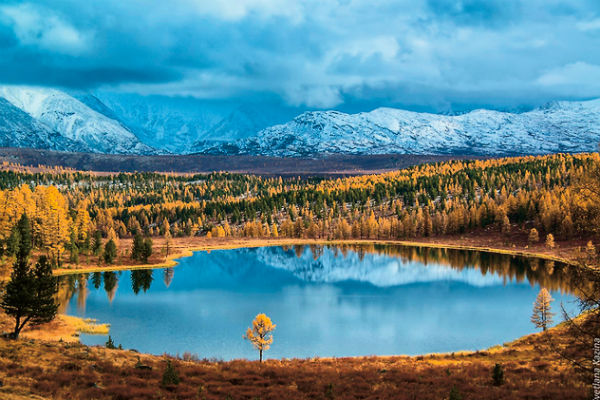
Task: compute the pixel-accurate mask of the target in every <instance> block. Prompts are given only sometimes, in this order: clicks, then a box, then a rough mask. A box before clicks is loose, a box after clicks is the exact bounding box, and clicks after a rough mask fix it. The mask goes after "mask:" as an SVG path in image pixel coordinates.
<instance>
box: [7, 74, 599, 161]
mask: <svg viewBox="0 0 600 400" xmlns="http://www.w3.org/2000/svg"><path fill="white" fill-rule="evenodd" d="M303 111H304V110H302V109H300V108H296V107H288V106H284V105H281V104H280V103H276V102H268V101H265V103H261V104H241V103H235V102H231V101H210V100H201V99H194V98H183V97H167V96H141V95H136V94H120V93H109V92H96V93H84V92H68V91H64V90H59V89H53V88H41V87H24V86H0V146H2V147H30V148H39V149H52V150H62V151H71V152H91V153H110V154H189V153H208V154H249V155H267V156H279V157H317V156H323V155H331V154H391V153H394V154H434V155H442V154H443V155H447V154H461V155H515V154H545V153H555V152H583V151H596V149H597V143H598V142H600V99H596V100H588V101H577V102H575V101H573V102H569V101H560V102H554V103H551V104H547V105H545V106H543V107H540V108H536V109H534V110H531V111H527V112H519V113H516V112H515V113H511V112H502V111H495V110H485V109H480V110H473V111H471V112H467V113H464V114H460V115H441V114H432V113H419V112H412V111H406V110H401V109H395V108H377V109H375V110H373V111H370V112H361V113H357V114H346V113H342V112H339V111H305V112H303Z"/></svg>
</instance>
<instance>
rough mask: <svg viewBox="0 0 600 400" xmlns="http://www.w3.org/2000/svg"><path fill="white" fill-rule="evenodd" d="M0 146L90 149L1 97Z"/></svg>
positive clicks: (72, 149)
mask: <svg viewBox="0 0 600 400" xmlns="http://www.w3.org/2000/svg"><path fill="white" fill-rule="evenodd" d="M0 147H32V148H36V149H50V150H69V151H89V149H88V147H87V146H84V145H81V146H80V145H78V144H77V143H75V142H73V141H71V140H69V139H67V138H65V137H64V136H62V135H61V134H60V133H58V132H56V131H54V130H52V129H50V128H49V127H47V126H46V125H44V124H42V123H40V122H38V121H37V120H35V119H34V118H32V117H31V116H30V115H29V114H27V113H26V112H24V111H22V110H21V109H19V108H17V107H15V106H14V105H12V104H11V103H9V102H8V100H6V99H3V98H0Z"/></svg>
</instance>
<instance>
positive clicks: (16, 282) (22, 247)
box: [0, 214, 58, 339]
mask: <svg viewBox="0 0 600 400" xmlns="http://www.w3.org/2000/svg"><path fill="white" fill-rule="evenodd" d="M15 230H16V232H17V235H16V236H17V237H18V243H17V246H16V253H15V255H16V260H15V264H14V266H13V271H12V274H11V277H10V281H9V282H8V283H7V284H6V287H5V288H4V293H3V295H2V301H1V302H0V307H2V308H3V309H4V312H6V314H7V315H9V316H11V317H13V318H14V319H15V328H14V331H13V332H12V334H11V337H12V338H13V339H18V338H19V334H20V333H21V331H22V330H23V328H24V327H25V325H27V324H28V323H30V324H32V325H37V324H42V323H45V322H50V321H52V320H53V319H54V317H55V316H56V311H57V308H58V306H57V304H56V302H55V301H54V295H55V294H56V291H57V286H56V278H55V277H54V276H52V268H51V266H50V263H49V262H48V259H47V258H46V256H41V257H40V258H39V260H38V262H37V263H36V265H35V267H34V268H33V269H32V268H30V264H29V254H30V253H31V247H32V245H31V243H32V242H31V227H30V223H29V219H28V218H27V216H26V215H25V214H23V216H22V217H21V219H20V220H19V222H18V223H17V225H16V227H15Z"/></svg>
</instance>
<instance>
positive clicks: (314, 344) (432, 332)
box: [60, 246, 575, 359]
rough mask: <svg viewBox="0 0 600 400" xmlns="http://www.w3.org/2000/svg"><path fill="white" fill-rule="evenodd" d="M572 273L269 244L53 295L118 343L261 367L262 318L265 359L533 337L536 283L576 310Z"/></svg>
mask: <svg viewBox="0 0 600 400" xmlns="http://www.w3.org/2000/svg"><path fill="white" fill-rule="evenodd" d="M567 272H568V268H566V266H564V265H561V264H558V263H551V262H547V261H546V262H545V261H541V260H527V259H524V258H520V257H512V256H505V255H494V254H489V253H479V252H466V251H458V250H442V249H425V248H408V247H399V246H361V247H347V248H343V249H340V248H336V247H320V246H311V247H308V246H306V247H303V246H296V247H292V248H284V247H265V248H255V249H236V250H217V251H212V252H210V253H207V252H197V253H195V254H194V255H193V256H192V257H188V258H183V259H181V260H180V265H179V266H177V267H175V268H168V269H155V270H137V271H122V272H105V273H96V274H83V275H71V276H67V277H63V278H61V292H60V293H61V297H62V299H63V304H62V311H63V312H65V313H67V314H71V315H77V316H82V317H92V318H96V319H98V320H99V321H100V322H109V323H110V324H111V336H112V337H113V339H114V340H115V342H116V343H120V344H122V345H123V347H124V348H134V349H137V350H139V351H142V352H148V353H155V354H162V353H165V352H167V353H171V354H177V353H179V354H182V353H183V352H185V351H189V352H192V353H196V354H197V355H198V356H199V357H200V358H204V357H206V358H212V357H215V358H220V359H221V358H222V359H234V358H249V359H256V358H257V354H256V352H255V351H254V350H253V349H252V347H251V345H250V344H249V343H248V342H246V341H244V340H243V339H242V334H243V333H244V332H245V330H246V328H247V327H248V326H250V323H251V321H252V319H253V318H254V316H255V315H256V314H258V313H260V312H264V313H266V314H267V315H268V316H270V317H271V319H272V320H273V322H274V323H276V324H277V329H276V330H275V332H274V338H275V340H274V343H273V345H272V347H271V349H270V350H269V351H268V352H267V353H266V356H267V357H272V358H280V357H311V356H322V357H324V356H356V355H372V354H377V355H386V354H422V353H429V352H448V351H456V350H469V349H471V350H475V349H484V348H487V347H490V346H492V345H495V344H501V343H503V342H507V341H510V340H513V339H515V338H518V337H520V336H522V335H524V334H528V333H531V332H534V331H535V329H534V327H533V325H532V324H531V322H530V321H529V319H530V316H531V310H532V305H533V302H534V301H535V297H536V295H537V293H538V291H539V289H540V286H544V287H547V288H548V289H549V290H550V291H551V293H552V296H553V297H554V299H555V302H554V303H553V306H554V308H555V310H559V309H560V308H559V307H560V303H561V302H562V303H563V304H564V305H565V307H566V308H567V309H574V307H575V304H574V301H573V300H574V299H575V297H574V296H573V295H571V294H570V293H569V277H568V275H567ZM557 314H558V313H557ZM556 319H557V320H559V319H560V318H558V317H557V318H556ZM556 322H559V321H556ZM106 339H107V337H106V336H90V335H82V337H81V341H82V342H83V343H85V344H90V345H94V344H104V342H106Z"/></svg>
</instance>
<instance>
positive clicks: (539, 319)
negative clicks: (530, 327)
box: [531, 288, 554, 330]
mask: <svg viewBox="0 0 600 400" xmlns="http://www.w3.org/2000/svg"><path fill="white" fill-rule="evenodd" d="M552 301H554V299H553V298H552V296H550V293H549V292H548V290H547V289H546V288H542V290H540V292H539V293H538V295H537V298H536V300H535V303H533V315H532V316H531V322H532V323H533V324H534V325H535V326H536V328H542V329H543V330H546V328H547V327H548V325H550V324H552V317H553V316H554V313H552V312H551V311H550V310H551V307H550V303H551V302H552Z"/></svg>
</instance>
